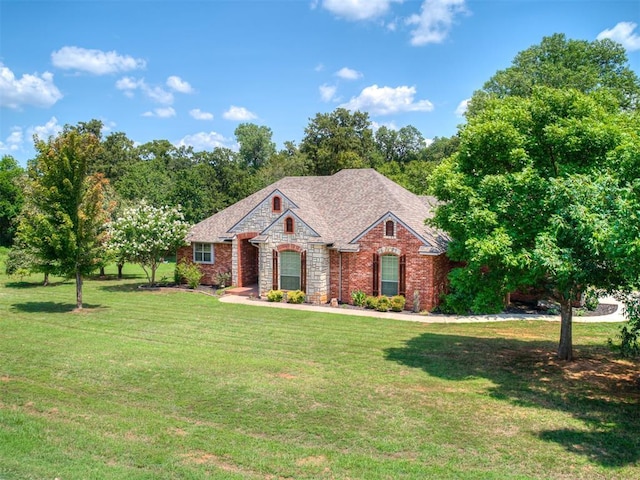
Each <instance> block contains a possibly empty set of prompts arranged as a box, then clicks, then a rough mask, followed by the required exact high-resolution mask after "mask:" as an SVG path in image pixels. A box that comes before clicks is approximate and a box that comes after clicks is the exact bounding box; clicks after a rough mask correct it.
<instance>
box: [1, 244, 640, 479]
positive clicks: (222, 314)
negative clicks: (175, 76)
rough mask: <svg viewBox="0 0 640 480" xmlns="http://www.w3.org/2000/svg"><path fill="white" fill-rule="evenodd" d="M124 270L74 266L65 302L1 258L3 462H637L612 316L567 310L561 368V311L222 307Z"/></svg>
mask: <svg viewBox="0 0 640 480" xmlns="http://www.w3.org/2000/svg"><path fill="white" fill-rule="evenodd" d="M1 257H2V253H1V252H0V271H1V272H4V266H3V265H2V261H1ZM163 268H164V269H165V270H164V271H163V272H160V273H159V277H161V276H162V275H167V276H168V277H172V270H171V269H172V265H170V264H169V265H166V266H163ZM107 273H110V274H114V273H115V269H113V270H108V271H107ZM125 274H129V275H130V276H129V277H128V278H126V279H125V280H122V281H117V280H115V279H107V280H87V281H86V283H85V292H84V299H85V302H86V304H87V305H88V307H89V308H86V309H85V310H84V311H83V312H80V313H78V312H74V311H73V309H74V303H75V296H74V295H75V291H74V288H75V287H74V284H73V282H72V281H63V280H61V279H55V278H54V279H53V285H51V286H48V287H41V286H39V285H38V283H37V282H38V280H39V279H40V278H39V277H38V276H34V277H31V278H29V279H26V280H27V281H26V282H15V281H13V280H11V279H7V278H6V276H3V274H1V273H0V479H3V480H5V479H51V480H53V479H54V478H59V479H60V480H70V479H102V478H105V479H107V478H108V479H127V480H129V479H172V478H173V479H192V478H193V479H198V478H230V479H231V478H238V479H239V478H249V479H274V480H275V479H300V478H327V479H330V478H331V479H332V478H336V479H346V478H350V479H357V478H362V479H378V478H381V479H382V478H384V479H402V478H416V479H424V478H437V479H447V478H451V479H459V478H465V479H466V478H482V479H485V478H487V479H509V478H512V479H516V478H517V479H525V478H536V479H574V478H576V479H580V478H584V479H589V480H591V479H599V478H602V479H617V478H620V479H631V478H640V435H639V434H638V432H640V405H639V398H640V390H639V389H638V386H637V384H636V383H635V381H636V378H637V376H638V366H639V365H638V363H630V362H624V361H620V360H618V359H616V358H615V356H614V355H613V354H612V353H611V352H609V351H608V349H607V348H606V340H607V338H608V337H613V336H615V335H616V333H617V330H618V328H619V326H618V325H616V324H613V325H611V324H596V325H593V324H590V325H585V324H577V325H575V326H574V342H575V346H576V356H577V357H578V361H577V362H575V363H574V364H570V365H566V364H559V363H557V362H556V361H555V360H554V358H553V351H554V350H555V348H556V343H557V338H558V334H559V325H558V324H557V323H550V322H524V321H522V322H509V323H496V324H469V325H453V324H450V325H426V324H415V323H413V322H400V321H391V320H384V319H373V318H371V319H369V318H361V317H348V316H342V315H335V316H333V315H331V314H315V313H306V312H299V311H288V310H287V311H284V310H279V309H270V308H268V309H267V308H260V307H247V306H240V305H228V304H223V303H220V302H219V301H218V300H217V299H215V298H213V297H209V296H205V295H201V294H197V293H190V292H166V291H163V292H149V291H140V290H138V289H137V288H136V287H137V285H139V284H140V283H142V282H143V281H144V278H143V275H142V272H141V270H139V269H137V268H136V267H134V266H131V265H127V266H126V267H125Z"/></svg>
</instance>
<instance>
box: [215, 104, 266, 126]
mask: <svg viewBox="0 0 640 480" xmlns="http://www.w3.org/2000/svg"><path fill="white" fill-rule="evenodd" d="M222 116H223V117H224V118H225V119H227V120H233V121H236V122H244V121H247V120H254V119H256V118H258V117H257V116H256V114H255V113H253V112H250V111H249V110H247V109H246V108H244V107H236V106H235V105H231V107H229V110H227V111H226V112H224V113H223V114H222Z"/></svg>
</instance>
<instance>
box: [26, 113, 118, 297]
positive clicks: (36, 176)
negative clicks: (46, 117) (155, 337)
mask: <svg viewBox="0 0 640 480" xmlns="http://www.w3.org/2000/svg"><path fill="white" fill-rule="evenodd" d="M86 130H87V128H86V125H85V124H80V126H78V127H71V126H65V128H64V130H63V132H62V133H61V134H60V135H58V136H57V137H55V138H53V137H52V138H49V140H47V141H46V142H45V141H40V140H37V141H36V144H35V147H36V150H37V152H38V155H37V157H36V158H35V159H34V161H33V162H31V164H30V165H29V169H28V175H29V178H28V182H27V187H26V192H27V194H26V195H25V199H26V202H25V206H24V208H23V212H22V215H21V219H20V225H19V227H18V236H19V242H20V246H21V248H23V249H25V250H28V252H29V255H30V256H31V257H32V258H35V259H37V265H36V266H37V268H39V269H42V271H44V272H45V273H58V274H61V275H65V276H75V277H76V304H77V307H78V308H82V277H83V275H87V274H89V273H90V272H92V271H93V270H94V269H95V268H96V267H97V266H98V265H99V264H100V263H101V262H102V260H103V258H104V256H105V248H104V245H105V242H106V224H107V222H108V219H109V210H108V205H107V203H106V202H105V197H104V190H105V187H106V185H107V183H108V181H107V180H106V179H105V178H104V176H102V175H101V174H96V175H93V176H88V175H87V172H88V169H89V165H90V164H91V162H92V161H93V159H94V158H95V157H96V155H97V154H98V153H99V152H100V148H101V147H100V142H99V138H98V137H97V136H96V134H95V133H93V131H86Z"/></svg>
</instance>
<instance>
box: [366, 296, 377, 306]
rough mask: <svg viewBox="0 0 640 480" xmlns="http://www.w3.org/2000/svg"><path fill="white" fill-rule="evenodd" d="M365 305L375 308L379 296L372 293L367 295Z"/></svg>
mask: <svg viewBox="0 0 640 480" xmlns="http://www.w3.org/2000/svg"><path fill="white" fill-rule="evenodd" d="M364 306H365V307H366V308H370V309H372V310H375V309H376V308H377V306H378V297H373V296H371V295H367V298H366V299H365V301H364Z"/></svg>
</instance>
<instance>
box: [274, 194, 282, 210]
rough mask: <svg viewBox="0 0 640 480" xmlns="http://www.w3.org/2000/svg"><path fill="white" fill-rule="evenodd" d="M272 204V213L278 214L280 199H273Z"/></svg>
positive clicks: (280, 208)
mask: <svg viewBox="0 0 640 480" xmlns="http://www.w3.org/2000/svg"><path fill="white" fill-rule="evenodd" d="M272 202H273V203H272V210H273V211H274V212H279V211H280V210H282V200H281V199H280V197H273V200H272Z"/></svg>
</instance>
